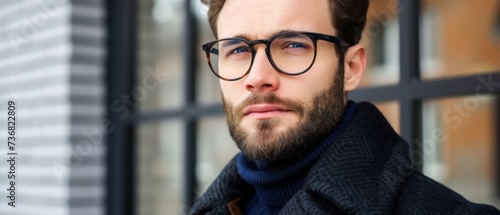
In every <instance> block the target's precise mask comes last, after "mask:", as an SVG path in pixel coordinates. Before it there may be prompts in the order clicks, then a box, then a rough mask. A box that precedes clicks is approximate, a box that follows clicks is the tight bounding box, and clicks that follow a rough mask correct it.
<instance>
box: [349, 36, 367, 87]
mask: <svg viewBox="0 0 500 215" xmlns="http://www.w3.org/2000/svg"><path fill="white" fill-rule="evenodd" d="M344 68H345V69H344V91H345V92H349V91H352V90H354V89H356V87H358V85H359V82H360V81H361V78H363V75H364V74H365V69H366V49H365V47H363V46H362V45H360V44H357V45H355V46H352V47H350V48H349V49H348V51H347V53H346V54H345V58H344Z"/></svg>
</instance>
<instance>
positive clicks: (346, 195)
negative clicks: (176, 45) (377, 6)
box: [190, 0, 500, 214]
mask: <svg viewBox="0 0 500 215" xmlns="http://www.w3.org/2000/svg"><path fill="white" fill-rule="evenodd" d="M205 3H209V11H208V16H209V22H210V24H211V27H212V30H213V32H214V34H215V36H216V37H217V38H218V40H217V41H214V42H210V43H207V44H205V45H203V50H204V51H205V52H206V54H207V59H208V62H209V66H210V68H211V70H212V71H213V72H214V74H215V75H216V76H217V77H219V78H220V85H221V88H222V92H223V103H224V109H225V112H226V115H227V123H228V125H229V129H230V133H231V136H232V138H233V140H234V141H235V143H236V144H237V146H238V147H239V149H240V150H241V152H242V153H240V154H238V155H237V156H236V157H235V158H234V159H233V160H232V161H230V163H229V164H228V165H227V166H226V167H225V169H224V170H223V171H222V173H221V174H220V175H219V176H218V178H217V179H216V180H215V181H214V183H213V184H212V185H211V186H210V188H209V189H208V190H207V192H206V193H205V194H204V195H203V196H202V197H201V198H200V199H199V200H198V202H197V203H196V204H195V205H194V206H193V207H192V209H191V211H190V214H488V213H489V214H500V212H499V211H498V210H497V209H495V208H493V207H491V206H487V205H479V204H473V203H470V202H469V201H467V200H466V199H464V198H463V197H461V196H460V195H458V194H457V193H455V192H453V191H452V190H449V189H448V188H446V187H444V186H443V185H440V184H439V183H437V182H435V181H433V180H431V179H429V178H427V177H425V176H424V175H422V174H421V173H419V172H417V171H414V170H413V169H412V165H411V163H410V156H409V147H408V144H407V143H406V142H405V141H404V140H403V139H402V138H401V137H399V136H398V135H397V134H396V133H395V132H394V130H393V129H392V128H391V126H390V125H389V124H388V122H387V121H386V120H385V118H384V117H383V116H382V114H381V113H380V112H379V111H378V110H377V109H376V108H375V107H374V106H373V105H371V104H370V103H359V104H356V103H354V102H352V101H348V100H347V93H348V92H349V91H352V90H354V89H355V88H356V87H357V86H358V84H359V82H360V80H361V78H362V76H363V74H364V72H365V68H366V66H365V65H366V51H365V48H364V47H363V46H362V45H360V44H358V43H359V41H360V39H361V33H362V30H363V28H364V25H365V22H366V11H367V8H368V0H357V1H354V0H315V1H304V0H273V1H269V0H251V1H244V0H227V1H224V0H212V1H208V2H205Z"/></svg>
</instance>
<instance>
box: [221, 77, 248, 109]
mask: <svg viewBox="0 0 500 215" xmlns="http://www.w3.org/2000/svg"><path fill="white" fill-rule="evenodd" d="M220 87H221V90H222V96H224V98H225V100H226V101H227V102H230V103H231V104H232V105H237V104H238V103H239V102H240V100H241V98H240V97H242V95H243V92H241V90H240V88H241V87H238V85H237V84H236V82H222V81H221V82H220Z"/></svg>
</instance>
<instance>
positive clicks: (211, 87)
mask: <svg viewBox="0 0 500 215" xmlns="http://www.w3.org/2000/svg"><path fill="white" fill-rule="evenodd" d="M193 3H194V2H193ZM194 4H195V5H199V7H198V9H197V11H198V12H197V14H198V21H199V25H198V26H199V28H198V32H199V34H200V35H199V37H198V45H197V47H199V52H198V54H199V55H198V68H197V70H196V72H197V76H196V81H197V82H196V83H197V89H196V102H197V103H199V104H214V103H220V102H221V95H222V94H221V89H220V85H219V79H218V78H217V77H216V76H215V75H214V74H213V73H212V71H211V70H210V68H209V67H208V63H207V57H206V55H205V52H204V51H202V49H201V45H202V44H204V43H207V42H210V41H213V40H215V37H214V35H213V33H212V29H211V28H210V26H209V25H208V19H207V13H206V10H208V9H207V8H205V7H204V6H201V3H200V1H196V3H194Z"/></svg>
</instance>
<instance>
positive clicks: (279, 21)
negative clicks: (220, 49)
mask: <svg viewBox="0 0 500 215" xmlns="http://www.w3.org/2000/svg"><path fill="white" fill-rule="evenodd" d="M283 30H294V31H311V32H319V33H325V34H334V33H335V31H334V29H333V27H332V25H331V14H330V9H329V4H328V0H307V1H306V0H272V1H269V0H228V1H226V3H225V4H224V6H223V8H222V10H221V12H220V14H219V18H218V23H217V34H218V37H219V38H228V37H234V36H235V35H245V36H247V37H249V39H265V38H269V37H270V36H272V35H273V34H274V33H276V32H279V31H283Z"/></svg>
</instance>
